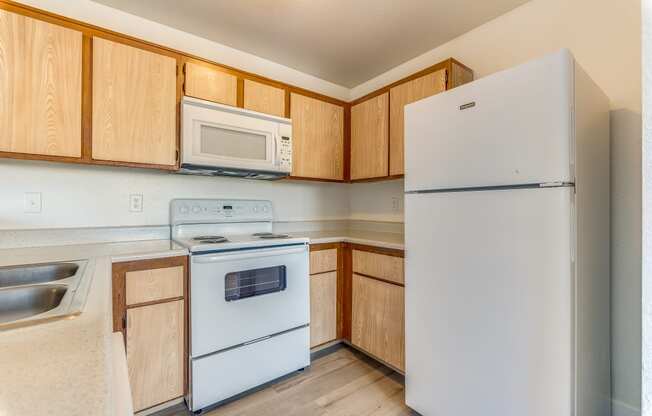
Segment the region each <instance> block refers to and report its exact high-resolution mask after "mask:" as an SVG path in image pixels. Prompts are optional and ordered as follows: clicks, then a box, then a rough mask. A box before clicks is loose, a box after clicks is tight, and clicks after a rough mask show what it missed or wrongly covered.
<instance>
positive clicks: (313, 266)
mask: <svg viewBox="0 0 652 416" xmlns="http://www.w3.org/2000/svg"><path fill="white" fill-rule="evenodd" d="M335 270H337V249H336V248H331V249H328V250H317V251H311V252H310V274H316V273H325V272H332V271H335Z"/></svg>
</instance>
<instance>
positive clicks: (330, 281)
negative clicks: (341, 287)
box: [310, 272, 337, 348]
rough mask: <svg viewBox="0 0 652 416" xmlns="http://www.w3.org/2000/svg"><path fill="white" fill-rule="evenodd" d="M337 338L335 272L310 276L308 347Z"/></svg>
mask: <svg viewBox="0 0 652 416" xmlns="http://www.w3.org/2000/svg"><path fill="white" fill-rule="evenodd" d="M335 338H337V272H329V273H321V274H316V275H313V276H310V347H311V348H312V347H315V346H317V345H321V344H323V343H325V342H329V341H333V340H334V339H335Z"/></svg>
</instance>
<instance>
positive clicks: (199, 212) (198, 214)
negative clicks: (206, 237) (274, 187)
mask: <svg viewBox="0 0 652 416" xmlns="http://www.w3.org/2000/svg"><path fill="white" fill-rule="evenodd" d="M273 218H274V212H273V209H272V201H263V200H252V199H174V200H172V202H171V204H170V223H171V224H172V225H176V224H198V223H221V222H257V221H261V222H268V221H272V219H273Z"/></svg>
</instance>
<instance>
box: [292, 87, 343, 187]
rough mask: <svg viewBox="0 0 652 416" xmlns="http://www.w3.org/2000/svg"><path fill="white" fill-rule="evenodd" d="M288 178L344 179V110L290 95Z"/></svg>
mask: <svg viewBox="0 0 652 416" xmlns="http://www.w3.org/2000/svg"><path fill="white" fill-rule="evenodd" d="M290 114H291V116H292V176H298V177H304V178H315V179H332V180H343V179H344V108H342V107H340V106H338V105H334V104H330V103H327V102H324V101H320V100H317V99H315V98H310V97H305V96H303V95H300V94H295V93H292V95H291V98H290Z"/></svg>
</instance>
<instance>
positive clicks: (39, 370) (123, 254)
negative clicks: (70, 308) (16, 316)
mask: <svg viewBox="0 0 652 416" xmlns="http://www.w3.org/2000/svg"><path fill="white" fill-rule="evenodd" d="M185 254H187V251H186V250H185V249H183V248H181V247H179V246H177V245H176V244H174V243H171V242H170V241H169V240H153V241H141V242H128V243H107V244H84V245H69V246H54V247H42V248H20V249H6V250H0V266H8V265H14V264H26V263H42V262H49V261H63V260H77V259H93V261H92V263H93V264H94V270H92V271H91V270H89V273H92V274H91V275H89V276H88V277H92V282H91V287H90V290H89V294H88V298H87V300H86V305H85V307H84V310H83V312H82V313H81V314H80V315H79V316H76V317H73V318H69V319H61V320H56V321H52V322H48V323H44V324H40V325H34V326H29V327H23V328H17V329H10V330H6V331H0V374H2V380H1V381H0V415H2V416H5V415H7V416H13V415H21V416H24V415H39V416H41V415H57V416H58V415H61V416H64V415H65V416H76V415H80V416H81V415H84V416H88V415H94V416H95V415H98V416H100V415H107V416H113V415H115V414H116V413H115V411H116V409H114V401H115V400H114V399H115V397H114V395H115V394H117V392H115V391H114V389H113V387H112V382H113V374H114V370H113V368H114V363H113V346H112V337H113V335H112V332H113V328H112V311H111V307H112V306H111V263H112V262H116V261H130V260H138V259H145V258H160V257H171V256H177V255H185Z"/></svg>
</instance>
